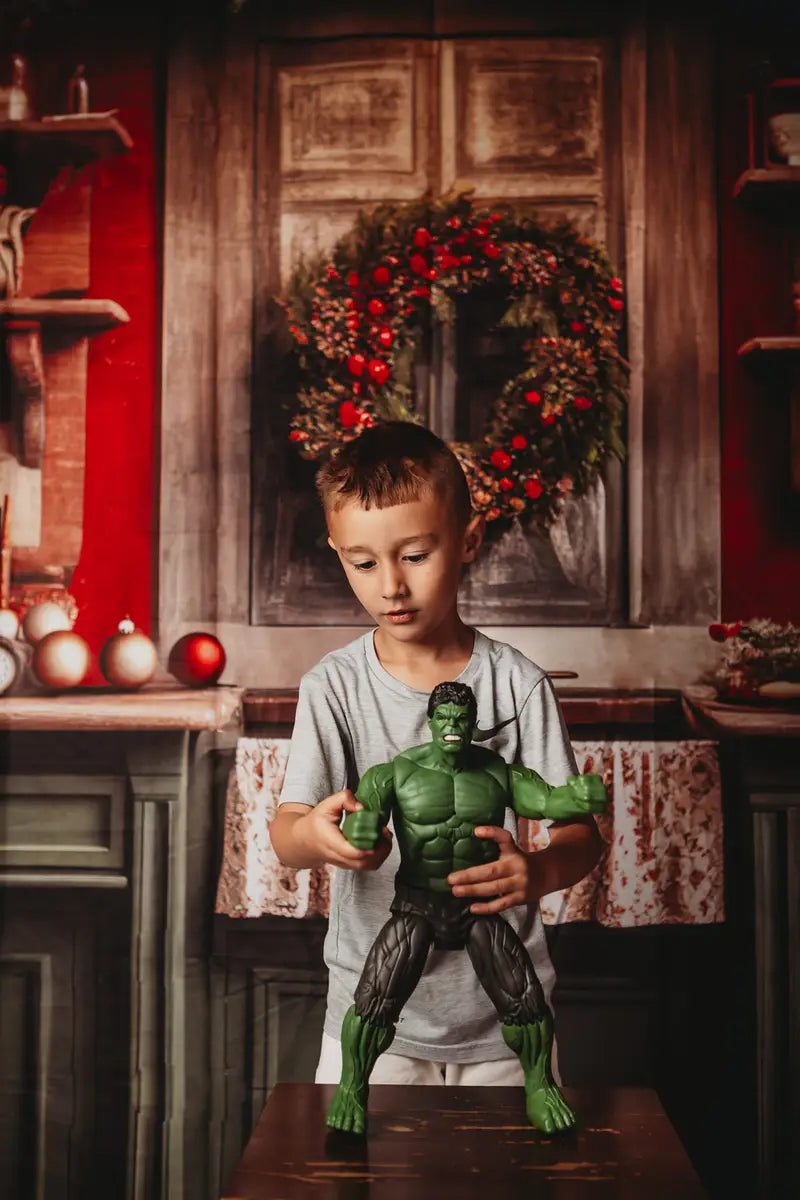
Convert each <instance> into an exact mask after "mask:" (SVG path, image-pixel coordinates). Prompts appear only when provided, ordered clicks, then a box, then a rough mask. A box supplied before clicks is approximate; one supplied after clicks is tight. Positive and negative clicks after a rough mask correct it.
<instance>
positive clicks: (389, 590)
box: [381, 566, 408, 600]
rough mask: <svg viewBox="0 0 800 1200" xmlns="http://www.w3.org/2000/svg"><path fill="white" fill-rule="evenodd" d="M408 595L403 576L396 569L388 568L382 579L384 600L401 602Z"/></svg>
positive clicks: (385, 569)
mask: <svg viewBox="0 0 800 1200" xmlns="http://www.w3.org/2000/svg"><path fill="white" fill-rule="evenodd" d="M407 595H408V588H407V586H406V582H405V580H404V579H403V576H402V574H401V572H400V571H398V570H397V568H396V567H393V566H386V567H385V568H384V571H383V576H382V578H381V596H382V597H383V599H384V600H400V599H402V597H404V596H407Z"/></svg>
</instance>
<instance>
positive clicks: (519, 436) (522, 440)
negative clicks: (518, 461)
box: [511, 433, 528, 450]
mask: <svg viewBox="0 0 800 1200" xmlns="http://www.w3.org/2000/svg"><path fill="white" fill-rule="evenodd" d="M527 444H528V439H527V438H526V437H525V434H524V433H515V434H514V436H513V438H512V439H511V445H512V447H513V449H514V450H524V449H525V447H526V446H527Z"/></svg>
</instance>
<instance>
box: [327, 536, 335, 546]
mask: <svg viewBox="0 0 800 1200" xmlns="http://www.w3.org/2000/svg"><path fill="white" fill-rule="evenodd" d="M328 545H329V546H330V548H331V550H335V549H336V547H335V546H334V544H333V538H332V537H331V536H330V534H329V535H328Z"/></svg>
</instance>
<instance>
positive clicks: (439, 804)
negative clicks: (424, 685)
mask: <svg viewBox="0 0 800 1200" xmlns="http://www.w3.org/2000/svg"><path fill="white" fill-rule="evenodd" d="M475 721H476V704H475V697H474V695H473V693H472V690H471V688H469V687H467V686H466V685H465V684H459V683H440V684H438V686H437V687H435V688H434V690H433V691H432V692H431V695H430V698H429V701H428V726H429V728H430V730H431V734H432V735H433V740H432V741H430V742H426V743H425V744H424V745H422V746H414V747H413V748H412V749H410V750H404V751H403V752H402V753H401V754H398V755H397V757H396V758H395V759H393V761H392V762H390V763H381V764H379V765H378V766H374V767H370V769H369V770H368V771H367V772H366V773H365V775H364V776H363V778H362V779H361V782H360V783H359V785H358V790H357V791H356V799H357V800H358V801H359V802H360V803H361V804H362V805H363V808H362V809H360V810H359V811H358V812H354V813H349V814H348V816H347V817H346V818H345V821H344V824H343V826H342V833H343V834H344V836H345V837H346V838H347V840H348V841H349V842H350V843H351V844H352V845H353V846H355V847H357V848H358V849H359V850H372V849H374V848H375V847H376V846H377V844H378V841H379V839H380V837H381V836H382V832H381V831H382V829H383V826H384V825H385V824H386V823H387V821H388V819H389V815H390V813H391V815H392V817H393V819H394V830H395V835H396V837H397V840H398V845H399V849H400V867H399V869H398V871H397V875H396V876H395V897H394V900H393V902H392V906H391V913H392V915H391V917H390V918H389V920H388V921H387V922H386V924H385V925H384V927H383V929H382V930H381V931H380V933H379V934H378V936H377V938H376V939H375V941H374V943H373V945H372V948H371V949H370V952H369V954H368V956H367V961H366V963H365V965H364V970H363V972H362V974H361V978H360V980H359V983H358V987H357V988H356V993H355V1003H354V1004H353V1005H352V1006H351V1007H350V1008H349V1009H348V1011H347V1013H346V1014H345V1017H344V1021H343V1022H342V1034H341V1041H342V1076H341V1081H340V1083H339V1086H338V1088H337V1089H336V1093H335V1095H334V1097H333V1100H332V1102H331V1105H330V1107H329V1109H328V1113H327V1116H326V1121H327V1123H328V1125H331V1126H333V1128H335V1129H341V1130H346V1131H349V1132H352V1133H363V1132H364V1130H365V1128H366V1109H367V1094H368V1088H369V1076H370V1073H371V1071H372V1068H373V1066H374V1065H375V1061H376V1059H377V1058H378V1055H380V1054H383V1052H384V1051H385V1050H388V1048H389V1046H390V1045H391V1043H392V1040H393V1038H394V1034H395V1025H396V1023H397V1019H398V1017H399V1015H400V1011H401V1009H402V1007H403V1005H404V1004H405V1003H406V1001H407V1000H408V998H409V996H410V995H411V993H412V992H413V991H414V988H415V987H416V985H417V983H418V982H419V979H420V976H421V975H422V971H423V968H424V966H425V960H426V958H427V956H428V951H429V950H430V948H431V946H436V947H437V948H438V949H442V950H463V949H466V951H467V953H468V954H469V956H470V959H471V960H472V964H473V966H474V967H475V970H476V972H477V974H478V978H479V979H480V982H481V984H482V985H483V987H484V989H485V990H486V992H487V993H488V995H489V998H490V999H491V1001H492V1003H493V1004H494V1006H495V1008H496V1009H497V1013H498V1016H499V1018H500V1022H501V1029H502V1032H503V1038H504V1040H505V1042H506V1045H507V1046H509V1047H510V1048H511V1049H512V1050H513V1051H514V1052H515V1053H516V1054H517V1055H519V1058H520V1062H521V1064H522V1068H523V1070H524V1073H525V1096H526V1113H527V1116H528V1120H529V1121H530V1122H531V1124H532V1125H535V1126H536V1127H537V1128H538V1129H540V1130H541V1131H542V1132H544V1133H552V1132H554V1131H555V1130H562V1129H569V1128H570V1127H571V1126H572V1125H573V1124H574V1123H575V1114H574V1113H573V1111H572V1110H571V1109H570V1108H569V1106H568V1105H567V1103H566V1102H565V1100H564V1098H563V1097H562V1095H561V1093H560V1091H559V1090H558V1087H557V1086H556V1084H555V1083H554V1082H553V1077H552V1074H551V1068H550V1054H551V1049H552V1044H553V1021H552V1017H551V1015H550V1010H549V1009H548V1007H547V1004H546V1002H545V998H544V993H543V991H542V986H541V984H540V982H539V980H538V978H537V976H536V973H535V971H534V968H533V964H532V962H531V960H530V957H529V955H528V952H527V950H526V949H525V946H524V945H523V943H522V941H521V940H520V938H519V937H518V936H517V933H516V931H515V930H514V929H513V928H512V927H511V925H509V924H508V922H507V921H505V920H504V919H503V917H501V916H500V915H499V914H490V915H479V914H476V913H473V912H470V904H471V903H472V900H471V899H470V898H469V897H464V898H461V897H456V896H454V895H453V894H452V891H451V888H450V885H449V884H448V882H447V878H448V875H450V873H451V872H453V871H459V870H462V869H464V868H466V867H475V866H479V865H481V864H483V863H488V862H492V861H494V859H496V858H497V857H498V854H499V847H498V846H497V843H496V842H494V841H491V840H489V839H482V838H478V837H474V836H473V831H474V830H475V828H476V826H480V825H502V824H503V817H504V813H505V809H506V806H508V805H511V807H512V808H513V809H514V811H515V812H516V813H517V814H518V815H519V816H520V817H530V818H533V819H542V818H551V819H553V820H563V819H571V818H574V817H577V816H580V815H582V814H584V813H594V812H601V811H602V809H603V808H604V805H605V799H606V790H605V787H604V785H603V782H602V780H601V779H600V777H599V776H598V775H582V776H570V778H569V779H568V780H567V782H566V783H565V784H564V785H563V786H562V787H551V786H550V785H549V784H548V783H545V781H544V780H543V779H542V778H541V776H540V775H537V773H536V772H535V771H533V770H531V768H530V767H525V766H522V765H518V764H512V765H511V766H509V765H508V764H507V763H506V762H505V760H504V759H503V758H501V757H500V755H499V754H496V753H495V752H494V751H493V750H488V749H486V748H485V747H483V746H478V745H474V744H473V743H472V736H473V731H474V729H475Z"/></svg>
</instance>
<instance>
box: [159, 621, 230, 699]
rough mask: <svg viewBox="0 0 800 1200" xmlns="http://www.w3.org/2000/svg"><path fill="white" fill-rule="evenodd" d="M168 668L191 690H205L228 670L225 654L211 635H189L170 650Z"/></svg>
mask: <svg viewBox="0 0 800 1200" xmlns="http://www.w3.org/2000/svg"><path fill="white" fill-rule="evenodd" d="M167 666H168V669H169V671H170V673H171V674H172V675H174V676H175V678H176V679H177V680H179V681H180V682H181V683H185V684H186V685H187V686H188V687H205V686H207V685H209V684H212V683H216V682H217V680H218V679H219V677H220V675H221V674H222V672H223V671H224V670H225V650H224V648H223V645H222V642H220V640H219V638H215V637H214V635H213V634H212V633H187V634H186V635H185V637H182V638H179V639H178V641H177V642H176V643H175V645H174V646H173V647H172V649H171V650H170V652H169V661H168V664H167Z"/></svg>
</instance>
